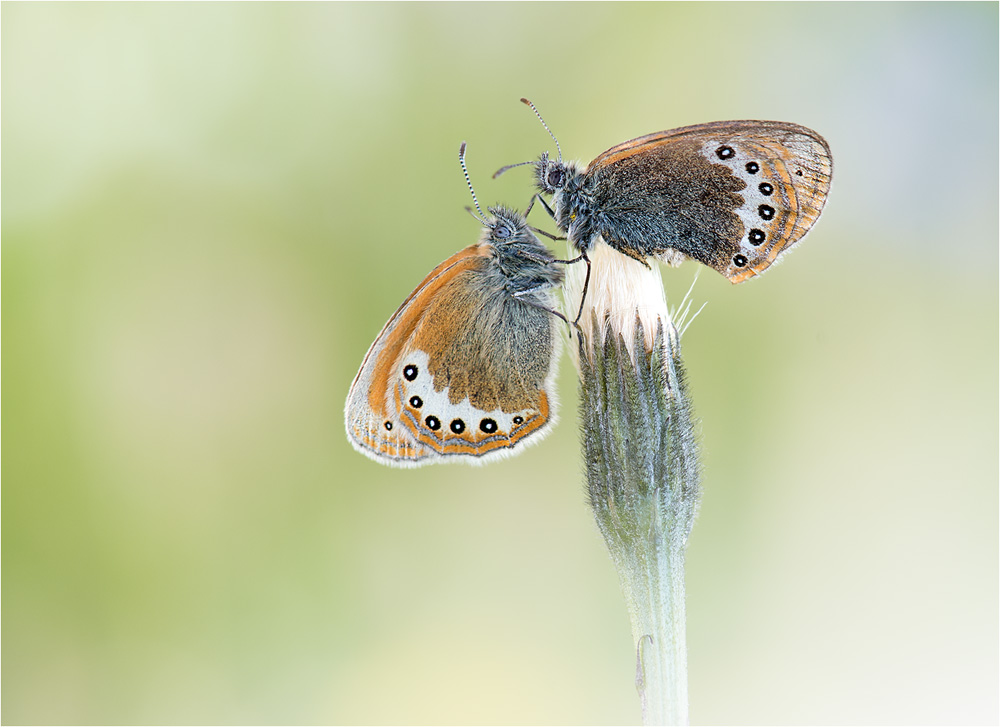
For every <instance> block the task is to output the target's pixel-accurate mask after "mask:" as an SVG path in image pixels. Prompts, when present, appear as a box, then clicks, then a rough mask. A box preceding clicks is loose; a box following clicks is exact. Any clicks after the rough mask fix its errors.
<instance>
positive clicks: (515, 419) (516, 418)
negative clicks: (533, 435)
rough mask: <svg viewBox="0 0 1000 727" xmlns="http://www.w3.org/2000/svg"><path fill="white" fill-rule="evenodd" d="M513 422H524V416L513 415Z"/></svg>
mask: <svg viewBox="0 0 1000 727" xmlns="http://www.w3.org/2000/svg"><path fill="white" fill-rule="evenodd" d="M514 424H524V417H514Z"/></svg>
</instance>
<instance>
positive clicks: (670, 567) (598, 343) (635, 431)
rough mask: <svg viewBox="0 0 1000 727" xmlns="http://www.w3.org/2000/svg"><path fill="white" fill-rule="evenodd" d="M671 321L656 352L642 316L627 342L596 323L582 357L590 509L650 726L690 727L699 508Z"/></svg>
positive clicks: (656, 339)
mask: <svg viewBox="0 0 1000 727" xmlns="http://www.w3.org/2000/svg"><path fill="white" fill-rule="evenodd" d="M666 320H667V322H666V323H665V322H664V318H659V320H658V323H657V330H656V333H655V336H651V337H650V338H652V346H648V345H647V340H648V339H647V336H646V335H645V334H644V330H643V325H642V323H641V322H640V319H639V317H638V316H637V317H636V319H635V328H634V330H633V331H632V332H631V335H630V338H631V340H630V341H626V338H625V337H624V336H623V335H622V334H621V333H616V332H615V331H614V326H611V325H608V321H607V320H606V321H604V325H600V326H599V325H598V323H597V321H594V322H593V326H592V329H591V334H590V336H584V337H581V341H580V356H579V360H580V380H581V412H582V414H581V418H582V435H583V449H584V456H585V460H586V469H587V484H588V490H589V495H590V503H591V506H592V507H593V509H594V515H595V518H596V520H597V524H598V527H599V528H600V530H601V533H602V534H603V535H604V539H605V541H606V543H607V545H608V550H609V551H610V553H611V557H612V560H613V561H614V563H615V567H616V568H617V570H618V576H619V579H620V581H621V584H622V590H623V591H624V594H625V600H626V603H627V606H628V611H629V618H630V620H631V622H632V636H633V639H634V642H635V644H636V653H637V670H636V687H637V688H638V690H639V696H640V701H641V704H642V716H643V723H644V724H647V725H654V724H656V725H666V724H670V725H683V724H687V723H688V699H687V646H686V638H685V631H686V630H685V609H684V556H685V550H686V547H687V541H688V535H689V534H690V532H691V526H692V525H693V523H694V518H695V513H696V511H697V507H698V502H699V498H700V486H699V482H698V480H699V465H698V451H697V450H698V447H697V440H696V438H695V434H694V422H693V418H692V416H691V411H690V405H689V402H688V398H687V391H686V387H685V384H684V373H683V366H682V364H681V359H680V349H679V345H678V341H677V332H676V330H675V329H674V328H673V326H672V325H671V324H670V323H669V319H666ZM664 326H666V332H665V330H664ZM601 331H604V333H603V334H602V333H601Z"/></svg>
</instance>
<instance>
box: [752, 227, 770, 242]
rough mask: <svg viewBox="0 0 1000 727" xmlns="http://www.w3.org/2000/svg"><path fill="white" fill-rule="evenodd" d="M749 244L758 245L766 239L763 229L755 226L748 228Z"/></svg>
mask: <svg viewBox="0 0 1000 727" xmlns="http://www.w3.org/2000/svg"><path fill="white" fill-rule="evenodd" d="M748 238H749V240H750V244H751V245H759V244H760V243H762V242H764V240H765V239H767V235H765V234H764V231H763V230H758V229H757V228H756V227H755V228H753V229H752V230H750V234H749V235H748Z"/></svg>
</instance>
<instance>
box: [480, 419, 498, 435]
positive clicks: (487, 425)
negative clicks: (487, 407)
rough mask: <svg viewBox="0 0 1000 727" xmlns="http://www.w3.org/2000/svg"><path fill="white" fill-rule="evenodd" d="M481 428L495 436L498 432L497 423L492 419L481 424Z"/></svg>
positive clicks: (484, 420)
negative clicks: (494, 433)
mask: <svg viewBox="0 0 1000 727" xmlns="http://www.w3.org/2000/svg"><path fill="white" fill-rule="evenodd" d="M479 428H480V429H481V430H482V431H484V432H486V433H487V434H493V432H495V431H496V430H497V423H496V422H495V421H493V420H492V419H483V420H482V421H480V422H479Z"/></svg>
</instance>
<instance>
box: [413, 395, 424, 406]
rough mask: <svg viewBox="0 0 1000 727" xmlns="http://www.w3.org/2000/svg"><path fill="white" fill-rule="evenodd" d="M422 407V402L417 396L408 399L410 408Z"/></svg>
mask: <svg viewBox="0 0 1000 727" xmlns="http://www.w3.org/2000/svg"><path fill="white" fill-rule="evenodd" d="M423 405H424V400H423V399H421V398H420V397H419V396H411V397H410V406H412V407H413V408H414V409H419V408H420V407H422V406H423Z"/></svg>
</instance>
